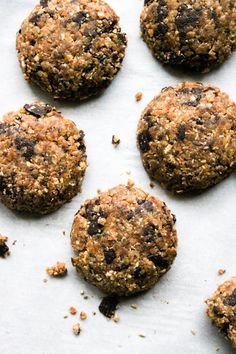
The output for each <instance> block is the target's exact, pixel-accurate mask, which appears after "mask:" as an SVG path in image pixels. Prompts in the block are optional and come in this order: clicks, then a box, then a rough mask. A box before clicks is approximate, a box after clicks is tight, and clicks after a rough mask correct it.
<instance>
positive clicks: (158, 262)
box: [148, 254, 169, 269]
mask: <svg viewBox="0 0 236 354" xmlns="http://www.w3.org/2000/svg"><path fill="white" fill-rule="evenodd" d="M148 259H149V260H150V261H152V262H153V263H154V264H155V266H156V267H159V268H163V269H164V268H168V267H169V262H168V261H167V260H166V259H164V258H163V257H162V256H161V255H160V254H151V255H150V256H149V257H148Z"/></svg>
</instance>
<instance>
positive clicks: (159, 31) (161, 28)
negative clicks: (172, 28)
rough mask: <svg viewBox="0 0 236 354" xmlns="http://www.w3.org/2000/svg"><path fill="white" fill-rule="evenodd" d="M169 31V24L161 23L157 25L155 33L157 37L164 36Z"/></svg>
mask: <svg viewBox="0 0 236 354" xmlns="http://www.w3.org/2000/svg"><path fill="white" fill-rule="evenodd" d="M167 32H168V26H167V25H165V24H164V23H160V24H158V25H157V28H156V29H155V33H154V35H155V37H156V38H163V37H164V36H165V34H166V33H167Z"/></svg>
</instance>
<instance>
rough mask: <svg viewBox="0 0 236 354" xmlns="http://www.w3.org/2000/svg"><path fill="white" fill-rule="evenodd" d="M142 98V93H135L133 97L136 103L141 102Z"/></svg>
mask: <svg viewBox="0 0 236 354" xmlns="http://www.w3.org/2000/svg"><path fill="white" fill-rule="evenodd" d="M142 98H143V93H142V92H140V91H139V92H137V93H136V95H135V99H136V101H137V102H139V101H141V99H142Z"/></svg>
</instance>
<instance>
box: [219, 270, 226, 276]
mask: <svg viewBox="0 0 236 354" xmlns="http://www.w3.org/2000/svg"><path fill="white" fill-rule="evenodd" d="M225 272H226V270H225V269H219V270H218V275H223V274H225Z"/></svg>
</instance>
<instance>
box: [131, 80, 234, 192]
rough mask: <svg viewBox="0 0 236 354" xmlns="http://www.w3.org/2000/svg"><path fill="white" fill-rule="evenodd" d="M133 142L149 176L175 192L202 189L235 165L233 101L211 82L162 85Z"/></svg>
mask: <svg viewBox="0 0 236 354" xmlns="http://www.w3.org/2000/svg"><path fill="white" fill-rule="evenodd" d="M137 142H138V147H139V149H140V152H141V158H142V161H143V164H144V167H145V169H146V170H147V172H148V174H149V175H150V177H151V178H153V179H154V180H156V181H159V182H160V183H161V184H162V185H163V186H164V187H165V188H167V189H169V190H171V191H173V192H175V193H183V192H192V191H200V190H203V189H205V188H208V187H210V186H213V185H215V184H216V183H218V182H220V181H221V180H223V179H224V178H225V177H226V176H228V175H229V173H230V172H231V171H232V169H233V168H234V166H235V163H236V105H235V104H234V103H233V102H232V101H231V99H230V98H229V96H228V95H227V94H226V93H224V92H221V91H220V90H219V89H218V88H216V87H213V86H211V85H203V84H201V83H191V82H186V83H181V84H179V85H177V86H176V87H174V88H173V87H167V88H164V89H163V90H162V91H161V93H160V95H159V96H157V97H155V98H154V99H153V100H152V101H151V103H150V104H149V105H148V106H147V107H146V109H145V110H144V112H143V114H142V116H141V119H140V121H139V124H138V130H137Z"/></svg>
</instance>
